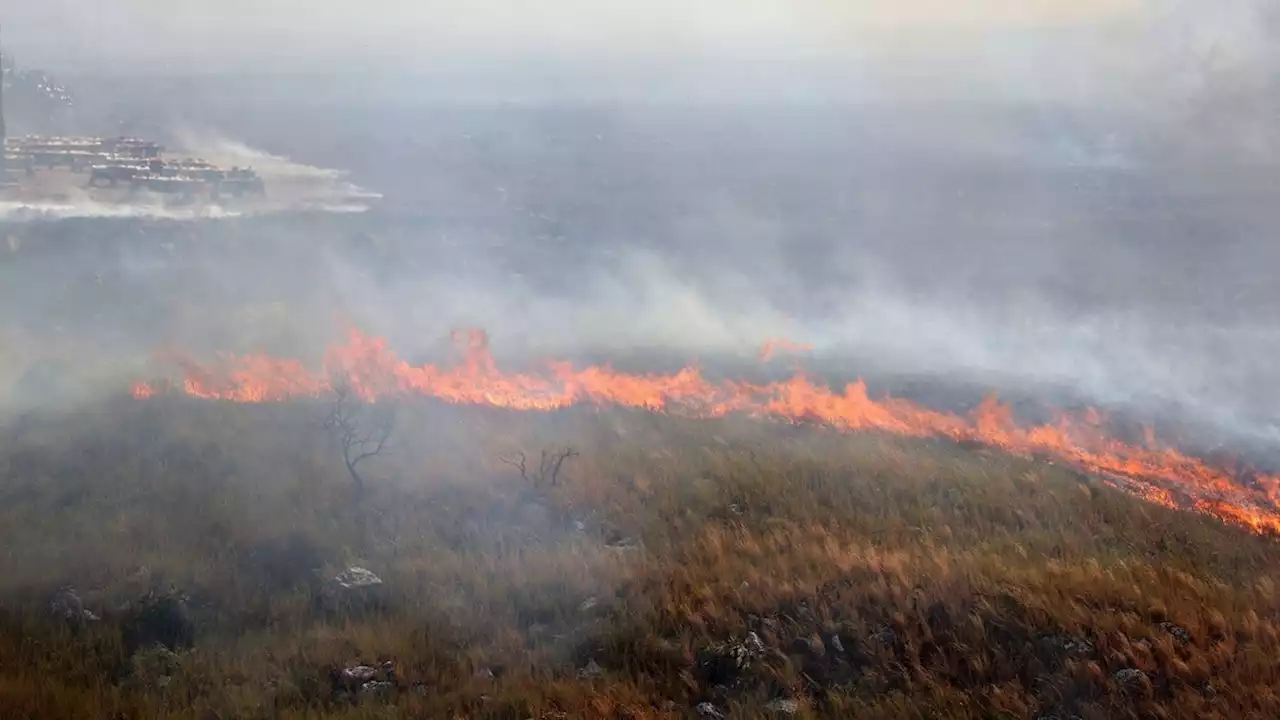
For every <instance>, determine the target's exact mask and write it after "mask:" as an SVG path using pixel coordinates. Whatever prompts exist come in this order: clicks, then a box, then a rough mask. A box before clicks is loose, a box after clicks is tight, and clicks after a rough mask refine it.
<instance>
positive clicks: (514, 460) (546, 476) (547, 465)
mask: <svg viewBox="0 0 1280 720" xmlns="http://www.w3.org/2000/svg"><path fill="white" fill-rule="evenodd" d="M572 457H578V451H577V450H574V449H573V448H571V447H566V448H561V449H559V450H553V451H548V450H543V451H542V454H541V456H540V457H539V458H538V466H537V467H536V468H530V467H529V464H528V461H527V459H526V458H525V455H524V453H523V452H516V453H514V454H511V455H499V456H498V459H499V460H501V461H502V462H503V463H505V464H507V465H510V466H511V467H513V468H515V469H516V470H519V471H520V477H522V478H524V479H525V480H526V481H527V482H531V483H533V484H534V486H535V487H538V488H544V487H547V486H551V487H555V485H556V483H557V482H559V479H560V467H561V466H562V465H564V461H565V460H568V459H569V458H572Z"/></svg>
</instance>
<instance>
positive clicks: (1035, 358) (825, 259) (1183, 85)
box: [0, 0, 1280, 436]
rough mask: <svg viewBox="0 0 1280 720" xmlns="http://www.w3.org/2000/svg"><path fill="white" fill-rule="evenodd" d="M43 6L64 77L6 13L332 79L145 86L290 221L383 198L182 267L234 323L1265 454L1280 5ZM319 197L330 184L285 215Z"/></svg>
mask: <svg viewBox="0 0 1280 720" xmlns="http://www.w3.org/2000/svg"><path fill="white" fill-rule="evenodd" d="M54 7H56V8H58V12H56V13H55V12H54V10H52V9H49V8H54ZM49 8H46V9H45V10H40V11H37V10H35V9H27V10H21V11H19V13H18V14H17V15H16V16H15V18H14V19H13V21H12V22H10V23H8V24H7V25H6V32H7V33H9V35H10V36H11V39H12V41H13V42H14V44H15V45H16V46H17V48H18V49H19V50H20V51H22V52H23V53H24V54H27V53H30V54H32V55H35V56H37V57H39V56H41V55H43V56H44V57H45V58H49V59H50V60H51V61H52V60H57V58H56V54H55V53H53V49H52V47H51V46H48V45H46V44H44V43H42V42H41V41H40V40H39V38H38V37H37V36H38V35H40V33H39V32H37V31H34V30H28V29H24V28H43V27H48V26H49V25H48V23H54V22H56V23H59V24H60V26H62V27H63V28H64V31H65V32H71V33H72V35H73V36H83V37H84V39H85V42H84V43H81V44H79V45H77V44H75V43H62V45H74V46H76V47H77V48H78V49H77V51H76V52H78V53H79V57H77V58H73V57H71V56H69V55H68V56H65V57H63V58H62V59H61V60H59V61H60V62H61V61H65V62H66V64H67V65H74V64H76V63H77V62H84V61H87V58H90V57H95V56H96V57H110V58H111V60H112V61H113V62H115V63H117V65H116V66H115V69H116V71H117V72H119V73H125V72H126V71H127V72H129V73H139V74H142V75H149V74H157V68H159V67H161V65H162V64H161V63H159V62H158V61H157V60H156V58H163V59H164V60H165V62H164V63H163V67H165V68H167V69H168V70H170V71H172V72H184V71H185V72H191V73H195V74H204V75H215V74H217V73H219V72H229V71H232V70H240V69H243V68H245V67H250V66H262V65H264V63H263V60H264V58H285V57H286V56H287V59H288V64H287V68H288V69H289V70H291V71H305V70H329V69H334V66H335V65H339V66H341V68H340V69H341V70H342V72H341V73H338V74H337V77H338V78H339V79H338V80H330V79H329V76H326V79H325V80H324V81H323V83H319V82H317V83H315V85H314V86H310V85H308V86H305V87H304V86H303V85H302V83H303V80H300V79H297V78H287V79H285V78H281V77H277V76H275V75H267V74H266V73H256V75H257V77H255V78H251V79H239V80H227V81H225V82H222V83H220V84H213V85H211V86H205V85H202V84H201V83H200V82H199V81H198V80H194V79H193V80H191V81H190V82H189V83H188V82H185V81H184V82H183V83H178V84H175V85H165V86H163V87H164V88H166V89H164V90H163V91H160V90H155V91H150V90H149V89H148V88H150V87H151V86H148V85H146V83H143V84H142V85H141V86H140V89H139V90H137V91H136V94H137V96H138V97H147V98H149V100H147V102H153V103H157V104H159V105H160V106H161V107H162V108H163V110H164V112H163V113H160V114H162V115H164V116H165V117H170V116H179V117H185V118H188V119H190V118H192V117H196V118H204V117H206V116H208V117H209V118H216V120H209V121H208V122H207V124H203V125H201V126H200V127H201V128H215V129H212V130H211V129H192V128H193V127H194V126H195V125H196V124H195V123H192V122H188V123H187V124H181V125H179V128H180V129H179V130H177V131H175V132H174V135H175V137H176V138H177V139H178V140H179V141H180V142H179V144H181V145H183V146H185V147H189V148H191V149H192V151H193V153H194V154H200V155H205V156H207V157H208V158H209V159H211V160H215V161H217V162H220V163H222V164H230V165H234V164H240V165H249V166H253V167H254V168H255V169H257V170H259V171H260V172H262V173H263V174H264V176H266V177H267V181H268V187H269V188H272V190H271V192H272V195H273V200H277V199H280V200H281V203H282V206H283V208H285V209H308V208H310V209H314V208H322V209H329V210H338V209H356V208H362V207H365V206H366V205H367V203H366V202H365V198H364V197H363V195H364V194H366V193H367V191H366V190H364V187H365V186H367V187H373V188H377V190H378V191H379V192H383V193H385V194H386V200H387V203H386V204H387V205H388V206H389V209H388V210H386V212H385V213H381V212H378V211H375V212H373V213H369V214H368V217H367V218H364V219H363V220H364V222H362V223H360V224H354V225H350V224H335V226H334V227H333V228H330V229H325V228H318V227H317V226H316V225H315V224H309V223H308V222H307V221H304V220H297V221H296V227H294V226H291V225H287V224H281V225H270V226H267V225H264V226H262V227H263V228H268V227H269V228H270V232H272V233H273V236H272V237H271V238H266V237H265V234H266V233H267V232H268V230H267V229H263V230H261V232H262V233H263V236H262V237H259V236H257V235H255V236H254V237H255V240H254V242H255V243H257V247H259V248H270V249H271V250H270V253H271V254H272V255H271V256H270V257H267V258H265V259H264V258H258V257H254V256H253V252H252V251H250V250H246V249H243V248H241V250H239V251H237V252H241V253H243V255H234V256H233V255H232V254H231V252H230V251H228V254H227V255H226V256H222V257H218V258H217V259H216V262H215V261H214V260H207V262H208V263H209V266H208V267H206V268H204V269H203V270H202V271H201V272H202V273H204V275H196V276H193V277H195V278H196V279H195V280H194V281H193V285H192V287H204V284H207V285H208V286H209V287H212V288H234V290H235V292H237V293H240V294H241V295H240V296H237V297H235V298H233V299H232V300H227V299H226V298H225V297H224V296H220V295H218V294H217V293H215V292H213V291H210V294H211V297H216V298H218V301H219V302H233V301H234V303H235V304H237V307H238V306H239V305H240V304H243V302H247V301H243V302H242V298H244V297H252V298H254V299H257V300H262V301H263V302H268V303H270V302H280V303H283V305H284V306H285V307H286V308H288V311H287V312H290V313H293V314H294V315H296V316H305V317H306V320H305V321H297V322H295V326H297V327H295V330H296V331H297V332H298V333H300V334H302V335H306V336H308V337H315V338H318V337H321V336H322V335H324V334H326V333H329V332H331V331H332V325H333V321H332V318H333V317H334V315H335V314H337V313H342V314H345V315H348V316H351V317H352V318H353V319H354V320H355V321H356V322H357V323H358V324H360V325H361V326H363V327H365V328H367V329H368V330H369V331H370V332H373V333H376V334H380V335H385V336H388V337H390V338H392V341H393V344H394V345H395V346H396V347H398V348H400V349H401V350H402V352H403V353H405V354H406V355H410V356H411V355H412V354H413V353H415V352H423V353H425V352H428V350H429V349H430V348H431V347H434V345H433V343H436V341H437V340H438V339H439V338H440V337H441V336H443V335H444V334H445V333H447V330H448V329H449V328H450V327H453V326H458V325H474V326H481V327H485V328H487V329H489V330H490V332H491V334H492V336H493V337H494V339H495V342H496V343H497V344H498V346H499V348H500V349H501V348H503V347H505V348H508V349H509V350H510V352H512V353H513V354H516V355H521V356H525V357H535V356H564V355H575V354H582V353H594V354H597V355H600V356H607V355H615V356H620V357H621V356H626V355H627V354H629V353H640V352H648V351H653V350H656V349H665V350H667V351H669V352H670V353H671V354H672V355H684V356H688V357H698V358H706V357H712V356H717V355H732V356H747V355H748V354H749V353H753V352H754V351H755V349H756V348H758V346H759V344H760V342H762V341H763V340H765V339H769V338H776V337H786V338H790V339H792V340H795V341H797V342H802V343H806V344H810V345H813V346H815V348H816V350H815V360H814V362H821V363H823V364H824V365H823V366H824V368H832V369H834V370H835V371H836V372H838V373H860V372H863V368H867V370H866V372H868V373H878V374H886V375H913V376H930V377H937V378H943V379H946V378H951V379H955V380H957V381H965V382H976V383H986V384H990V385H992V386H994V387H996V388H1000V387H1007V386H1031V387H1034V386H1036V385H1044V386H1052V387H1069V388H1072V389H1073V390H1075V391H1076V392H1078V393H1079V394H1081V395H1084V396H1087V397H1089V398H1093V399H1096V400H1097V401H1098V402H1105V403H1117V404H1125V403H1145V404H1150V405H1151V406H1152V407H1166V406H1168V405H1175V406H1178V407H1180V408H1182V409H1184V410H1185V411H1186V412H1188V413H1192V414H1198V415H1201V416H1204V417H1207V418H1211V419H1212V421H1213V422H1214V423H1215V424H1220V425H1222V426H1224V427H1230V428H1232V429H1233V430H1234V431H1238V432H1239V433H1241V434H1245V435H1248V434H1252V435H1260V436H1271V435H1273V434H1274V433H1275V421H1274V417H1273V415H1274V414H1273V413H1272V412H1270V410H1269V408H1271V407H1274V405H1275V400H1276V399H1277V398H1276V397H1275V395H1274V391H1272V390H1271V388H1274V387H1280V385H1278V384H1277V382H1276V381H1277V380H1280V378H1277V377H1276V375H1275V371H1274V370H1273V369H1272V367H1271V366H1272V363H1271V362H1269V358H1273V357H1275V353H1276V349H1277V343H1278V341H1277V339H1276V336H1275V332H1274V330H1272V329H1271V323H1270V321H1269V319H1268V318H1270V317H1273V313H1274V312H1276V311H1280V294H1278V293H1277V292H1276V291H1275V290H1274V288H1273V287H1272V285H1273V283H1272V282H1271V279H1270V276H1269V272H1268V270H1267V268H1270V267H1274V266H1275V264H1276V262H1277V261H1280V250H1277V249H1276V246H1275V244H1274V243H1272V242H1270V240H1269V235H1268V233H1269V229H1270V228H1271V227H1273V226H1274V222H1275V220H1276V219H1277V218H1276V216H1275V211H1274V210H1273V206H1274V202H1272V201H1271V199H1270V196H1269V192H1270V191H1269V190H1268V189H1267V187H1266V186H1265V184H1264V183H1263V181H1264V180H1266V179H1267V178H1268V177H1269V174H1270V173H1271V172H1272V163H1274V161H1275V152H1276V150H1277V146H1276V140H1277V137H1276V131H1275V130H1274V123H1273V122H1272V121H1271V118H1273V117H1274V116H1275V112H1274V111H1275V110H1276V107H1275V104H1276V99H1277V95H1276V86H1275V81H1274V80H1273V78H1274V77H1276V72H1275V71H1276V70H1277V69H1278V63H1280V55H1278V53H1277V51H1276V49H1275V48H1276V47H1280V45H1278V44H1277V43H1276V42H1275V40H1276V35H1277V28H1278V27H1280V24H1278V23H1277V22H1276V18H1275V14H1274V12H1272V11H1271V10H1270V9H1269V8H1268V6H1267V5H1266V4H1264V3H1259V2H1250V1H1246V0H1232V1H1230V2H1225V3H1218V4H1214V5H1213V6H1212V7H1209V6H1206V5H1204V4H1197V3H1189V2H1176V3H1162V4H1159V5H1156V4H1152V3H1140V2H1136V1H1135V2H1122V1H1120V0H1115V1H1109V0H1098V1H1096V2H1088V3H1080V2H1074V3H1066V2H1038V3H1020V4H1016V5H1015V4H1009V3H996V2H977V1H975V2H969V3H942V2H925V1H917V2H909V3H898V4H896V5H893V6H892V7H890V6H889V5H886V4H884V3H870V2H853V3H849V2H841V3H836V2H818V3H807V4H804V5H803V6H798V5H796V4H794V3H781V2H768V1H764V0H762V1H760V2H750V3H745V4H742V3H735V4H734V5H732V6H730V5H729V4H727V3H719V2H712V3H699V4H698V6H697V7H695V8H691V7H689V6H688V4H687V3H683V4H678V5H677V4H675V3H665V2H659V3H643V4H641V3H629V2H623V3H614V4H611V5H609V6H608V7H605V6H601V5H599V4H591V5H590V6H589V7H588V6H587V5H584V4H581V3H569V2H560V3H552V4H550V5H549V6H545V7H540V8H539V9H538V10H537V12H530V11H524V10H520V9H516V8H514V7H512V6H511V5H510V4H508V3H498V2H491V3H469V4H467V6H466V7H465V8H463V7H462V6H461V5H457V4H447V3H446V4H442V3H427V4H419V5H414V6H413V7H409V6H407V5H405V4H403V3H391V2H374V3H373V4H370V5H367V6H365V7H363V8H362V10H361V12H360V13H356V14H343V15H340V16H337V17H339V18H340V19H337V20H324V19H322V18H313V17H310V16H306V15H302V14H301V13H300V11H299V8H298V7H297V6H295V5H293V4H290V3H287V2H283V0H276V2H270V3H258V4H255V6H254V8H253V15H252V17H253V18H254V22H252V23H248V22H242V20H243V19H244V18H245V17H249V15H248V14H245V15H239V14H237V10H244V8H240V7H239V6H237V5H236V4H234V3H232V4H227V3H225V2H223V3H219V4H218V7H214V6H213V5H212V4H209V3H201V2H196V0H188V2H186V3H184V4H180V5H179V6H173V5H169V6H166V8H165V9H161V8H159V7H155V6H148V5H145V4H134V5H132V6H129V7H128V8H123V9H115V10H108V9H104V8H97V9H96V10H95V12H94V13H88V14H87V15H86V14H85V13H77V12H75V11H76V10H84V9H85V8H83V7H80V5H79V4H77V3H74V2H71V0H61V2H60V3H52V4H50V5H49ZM446 10H448V11H449V12H445V11H446ZM246 12H247V11H246ZM84 17H92V18H93V22H95V23H100V24H101V23H107V25H106V26H108V27H114V28H116V29H117V30H119V34H115V35H112V34H111V33H103V32H100V31H97V30H95V31H93V32H90V31H89V29H88V28H87V27H79V26H78V25H77V23H79V22H80V21H79V20H78V19H77V18H84ZM86 22H87V21H86ZM77 33H78V34H79V35H77ZM131 33H138V34H139V35H141V34H144V33H145V34H146V36H147V38H148V42H140V43H131V42H128V41H127V39H128V38H129V37H130V34H131ZM99 36H101V37H99ZM63 37H66V35H65V34H64V35H63ZM107 37H109V38H111V40H112V41H111V42H110V43H103V42H102V41H101V40H102V38H107ZM375 37H376V38H377V39H378V42H377V45H376V47H374V46H373V45H372V44H371V41H372V39H373V38H375ZM228 47H235V48H236V51H235V52H234V53H230V52H225V49H226V48H228ZM67 52H68V53H70V52H71V51H70V50H68V51H67ZM169 61H172V62H171V63H170V62H169ZM41 62H43V60H41ZM53 64H55V65H56V62H54V63H53ZM393 71H394V72H393ZM264 76H265V77H264ZM362 78H367V79H368V82H364V81H363V80H362ZM156 87H159V86H156ZM210 87H212V88H213V89H209V88H210ZM202 88H203V89H202ZM321 90H323V92H321ZM313 91H314V92H313ZM130 97H133V96H130ZM477 97H500V98H510V97H517V98H521V99H522V100H524V101H525V102H522V103H509V104H505V105H498V104H491V105H487V104H484V103H482V102H478V101H476V100H475V98H477ZM130 102H133V101H132V100H130ZM139 102H141V101H139ZM126 104H128V103H126ZM146 107H151V106H150V105H147V106H146ZM228 138H243V140H234V141H233V140H229V139H228ZM257 148H269V149H270V150H269V151H264V150H258V149H257ZM295 158H296V159H295ZM326 168H351V169H352V174H351V175H350V176H348V175H346V174H345V173H343V172H339V171H337V170H329V169H326ZM353 178H358V180H355V179H353ZM321 186H323V187H332V188H335V190H334V192H335V193H336V194H338V195H341V196H342V198H341V199H339V198H330V197H328V196H325V195H324V194H323V193H320V195H321V197H322V199H321V200H319V201H316V202H310V203H308V202H290V201H289V195H288V193H289V192H290V190H288V189H287V188H305V191H306V193H317V192H319V191H318V190H316V188H318V187H321ZM276 187H282V188H286V189H285V190H281V191H279V192H280V196H279V197H277V191H276V190H275V188H276ZM298 192H299V193H302V190H299V191H298ZM281 198H283V199H281ZM77 207H79V208H81V209H83V208H84V207H86V206H83V205H81V206H77ZM0 212H4V213H5V215H3V216H2V217H6V218H13V217H14V215H13V214H12V213H14V212H22V213H27V214H31V213H38V212H45V213H47V214H50V215H52V216H60V215H73V214H83V215H89V214H98V213H101V214H108V213H111V212H115V213H117V214H140V215H151V216H155V217H186V215H184V214H183V213H184V211H182V210H177V209H165V210H162V211H156V212H144V211H139V212H136V213H135V209H133V208H129V209H120V210H108V209H103V208H91V209H90V210H89V211H83V212H79V213H76V212H74V211H72V210H68V209H66V208H62V207H45V208H40V209H34V210H33V209H31V208H26V209H22V210H20V211H18V210H14V209H7V210H3V211H0ZM459 218H461V219H459ZM241 219H243V218H241ZM290 222H293V220H290ZM334 222H335V223H339V220H337V219H335V220H334ZM235 232H236V233H256V232H257V231H255V230H252V229H248V228H247V226H245V225H238V226H237V228H236V230H235ZM210 236H211V237H213V238H214V240H215V241H216V242H223V241H224V239H223V238H221V236H219V234H218V233H210ZM357 241H359V242H363V243H365V244H364V245H361V246H360V247H359V248H358V249H352V247H351V244H352V243H353V242H357ZM284 248H292V249H290V250H285V249H284ZM308 249H309V250H310V251H312V252H313V253H314V256H315V259H310V260H307V259H301V256H303V255H304V254H305V253H306V252H307V250H308ZM133 254H134V255H137V256H139V257H140V256H143V255H145V254H146V251H144V250H138V251H136V252H135V253H133ZM165 262H166V263H170V264H174V263H176V264H178V265H181V264H182V263H185V262H192V263H194V262H195V261H194V260H179V259H174V260H167V261H165ZM217 263H221V264H220V265H219V264H217ZM167 267H172V265H168V266H167ZM192 272H194V271H192ZM273 282H274V283H277V285H276V286H275V289H274V290H270V291H269V290H267V289H266V288H269V287H272V286H271V283H273ZM202 283H203V284H202ZM227 295H228V296H229V295H231V291H230V290H228V291H227ZM210 302H211V303H213V302H214V301H213V300H210ZM191 304H192V305H193V306H194V307H196V308H197V310H193V311H192V314H193V316H194V317H195V318H196V322H195V323H194V325H195V327H196V328H197V329H195V330H191V331H190V332H189V334H190V335H192V336H196V335H200V334H202V333H201V332H200V330H199V328H201V327H203V328H205V329H206V330H207V332H204V333H203V334H204V335H206V336H210V337H212V336H216V337H224V338H226V339H227V340H228V341H229V342H232V343H233V344H234V343H235V342H236V339H235V338H234V337H233V335H234V333H233V332H232V331H231V329H230V328H231V327H232V326H234V324H235V322H241V323H243V322H244V321H243V317H242V316H240V315H235V314H234V313H232V312H231V311H227V313H228V314H230V315H234V316H235V317H239V318H241V319H240V320H236V321H231V320H224V319H222V314H221V313H222V311H221V310H219V309H217V308H214V307H208V308H205V307H203V306H201V305H200V303H198V302H196V301H194V300H193V301H192V302H191ZM200 310H207V312H204V313H203V314H201V312H199V311H200ZM281 324H285V323H283V322H282V323H281ZM210 328H214V329H216V331H215V330H214V329H210ZM249 334H250V335H252V336H253V340H254V341H258V340H259V339H260V338H261V337H262V336H263V335H264V334H265V333H259V332H254V333H249ZM184 337H185V336H184ZM240 340H241V341H245V338H240Z"/></svg>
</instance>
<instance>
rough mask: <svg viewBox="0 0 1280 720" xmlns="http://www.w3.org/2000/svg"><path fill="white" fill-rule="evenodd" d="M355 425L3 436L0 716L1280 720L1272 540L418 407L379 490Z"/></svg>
mask: <svg viewBox="0 0 1280 720" xmlns="http://www.w3.org/2000/svg"><path fill="white" fill-rule="evenodd" d="M332 409H333V408H332V405H331V404H330V403H329V402H327V401H322V400H315V401H291V402H285V403H278V404H270V405H237V404H233V403H222V402H205V401H199V400H195V399H191V398H181V397H168V396H160V397H155V398H151V399H149V400H145V401H137V400H133V399H131V398H124V397H121V398H117V399H115V400H112V401H109V402H105V403H102V404H100V405H96V406H94V407H86V408H80V409H79V410H78V411H77V412H75V413H66V414H53V413H49V412H42V413H33V414H28V415H25V416H22V417H19V418H14V419H11V420H10V421H9V422H8V423H7V424H6V425H5V426H4V427H3V428H0V437H3V442H0V537H3V538H4V543H3V555H2V559H0V717H2V718H5V719H6V720H8V719H26V718H32V719H36V718H39V719H40V720H59V719H64V718H65V719H67V720H71V719H75V720H90V719H96V718H104V719H106V718H111V719H116V718H122V719H123V718H130V719H132V718H139V719H141V718H147V719H152V718H192V719H193V720H213V719H215V718H216V719H224V720H225V719H229V718H392V717H422V718H490V717H491V718H513V719H516V720H523V719H524V718H679V717H690V718H695V717H696V718H717V717H725V718H757V717H759V718H766V717H841V718H848V717H858V718H1042V719H1044V720H1048V719H1050V718H1054V719H1056V720H1068V719H1069V718H1081V719H1086V718H1087V719H1089V720H1095V719H1096V720H1101V719H1103V718H1213V717H1228V718H1232V719H1233V720H1244V719H1246V718H1258V719H1264V718H1276V717H1280V695H1278V694H1277V693H1278V692H1280V593H1278V592H1277V582H1278V581H1280V579H1278V578H1277V572H1280V544H1277V543H1276V542H1275V541H1274V540H1273V539H1268V538H1264V537H1259V536H1254V535H1251V534H1249V533H1247V532H1246V531H1244V530H1241V529H1239V528H1235V527H1228V526H1224V525H1222V524H1221V523H1219V522H1217V521H1216V520H1214V519H1212V518H1208V517H1204V516H1199V515H1194V514H1189V513H1181V512H1176V511H1172V510H1167V509H1164V508H1161V507H1157V506H1154V505H1150V504H1146V503H1143V502H1142V501H1140V500H1136V499H1134V498H1131V497H1128V496H1126V495H1123V494H1121V493H1119V492H1117V491H1114V490H1112V489H1110V488H1108V487H1106V486H1104V485H1102V484H1101V483H1099V482H1097V481H1095V480H1094V479H1092V478H1090V477H1088V476H1087V475H1084V474H1082V473H1080V472H1077V471H1075V470H1073V469H1071V468H1067V467H1064V466H1061V465H1054V464H1050V463H1047V462H1044V461H1040V460H1035V459H1031V458H1019V457H1011V456H1007V455H1003V454H1000V453H996V452H992V451H986V450H982V449H980V448H972V447H959V446H957V445H954V444H952V443H947V442H942V441H922V440H906V439H900V438H893V437H885V436H880V435H876V434H870V433H866V434H840V433H835V432H832V431H828V430H823V429H821V428H808V427H796V426H791V425H785V424H778V423H769V422H764V421H754V420H747V419H741V418H730V419H724V420H714V421H697V420H685V419H680V418H673V417H665V416H658V415H651V414H647V413H642V412H629V411H621V410H608V411H605V410H598V409H587V408H581V409H573V410H567V411H561V412H556V413H512V412H506V411H500V410H495V409H491V408H471V407H455V406H447V405H443V404H440V403H438V402H433V401H427V400H421V401H405V402H403V403H401V404H400V405H399V406H398V407H397V408H396V414H395V416H394V418H392V417H391V416H390V415H389V414H383V413H386V412H387V410H386V408H384V409H383V410H377V409H375V408H369V407H351V408H349V411H350V414H349V415H347V416H346V418H347V420H348V421H349V424H350V426H351V427H352V428H354V429H355V430H356V434H357V435H358V437H357V440H359V439H364V436H363V435H361V433H368V432H369V431H370V429H371V428H376V427H378V424H377V423H376V422H375V421H377V420H379V419H381V420H383V421H385V423H386V425H385V427H391V428H393V432H392V434H391V437H390V443H389V444H388V446H387V447H385V448H383V449H382V451H381V452H379V453H377V454H376V455H372V456H370V457H368V458H366V459H365V460H363V461H362V462H359V463H358V464H357V465H356V471H357V473H358V475H359V477H360V478H361V479H362V487H361V486H359V485H357V484H356V483H355V482H353V475H354V474H357V473H352V472H349V471H348V467H347V464H346V463H345V462H344V455H343V450H342V432H341V427H337V428H335V423H334V422H332V417H331V414H332ZM374 439H377V438H374ZM375 447H376V446H370V447H369V449H374V448H375ZM356 449H357V450H358V449H359V447H357V448H356ZM352 457H359V454H355V455H351V454H350V453H349V454H348V458H352Z"/></svg>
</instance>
